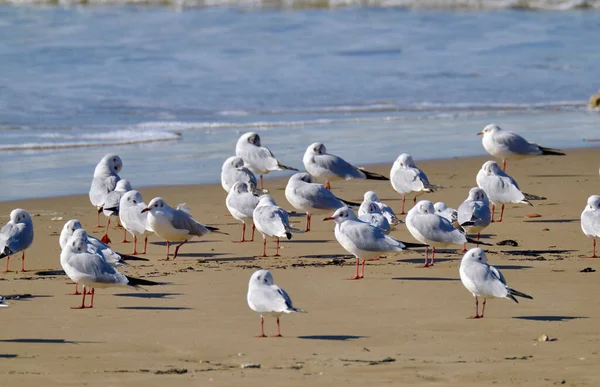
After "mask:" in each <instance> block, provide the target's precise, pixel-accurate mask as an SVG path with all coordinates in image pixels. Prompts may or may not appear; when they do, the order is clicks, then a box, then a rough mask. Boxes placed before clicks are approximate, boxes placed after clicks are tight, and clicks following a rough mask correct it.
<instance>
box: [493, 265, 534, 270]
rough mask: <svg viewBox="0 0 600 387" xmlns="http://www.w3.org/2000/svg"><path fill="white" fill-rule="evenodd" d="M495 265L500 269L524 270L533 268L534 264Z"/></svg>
mask: <svg viewBox="0 0 600 387" xmlns="http://www.w3.org/2000/svg"><path fill="white" fill-rule="evenodd" d="M494 267H495V268H496V269H498V270H523V269H532V268H533V266H526V265H494Z"/></svg>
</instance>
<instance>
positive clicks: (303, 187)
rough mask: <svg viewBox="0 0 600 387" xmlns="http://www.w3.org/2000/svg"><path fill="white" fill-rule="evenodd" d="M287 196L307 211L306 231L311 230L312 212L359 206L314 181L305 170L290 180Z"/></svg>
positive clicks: (289, 200)
mask: <svg viewBox="0 0 600 387" xmlns="http://www.w3.org/2000/svg"><path fill="white" fill-rule="evenodd" d="M285 197H286V199H287V201H288V202H290V204H291V205H292V207H294V208H295V209H296V210H298V211H302V212H305V213H306V229H305V230H304V231H305V232H306V231H310V218H311V215H312V214H315V213H323V212H329V213H331V211H335V210H337V209H338V208H342V207H346V206H358V205H359V204H358V203H352V202H349V201H346V200H344V199H340V198H338V197H336V196H335V195H334V194H333V193H332V192H331V191H329V190H328V189H327V188H326V187H325V186H323V184H317V183H313V180H312V177H311V176H310V175H309V174H308V173H305V172H301V173H296V174H295V175H293V176H292V177H290V180H288V183H287V186H286V187H285Z"/></svg>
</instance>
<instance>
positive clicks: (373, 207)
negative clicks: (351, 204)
mask: <svg viewBox="0 0 600 387" xmlns="http://www.w3.org/2000/svg"><path fill="white" fill-rule="evenodd" d="M366 210H367V214H380V213H381V209H380V208H379V206H378V205H377V203H375V202H369V205H368V206H367V208H366Z"/></svg>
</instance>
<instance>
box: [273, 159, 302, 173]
mask: <svg viewBox="0 0 600 387" xmlns="http://www.w3.org/2000/svg"><path fill="white" fill-rule="evenodd" d="M277 167H278V168H279V170H280V171H298V169H297V168H294V167H288V166H287V165H283V164H281V163H280V162H279V161H278V162H277Z"/></svg>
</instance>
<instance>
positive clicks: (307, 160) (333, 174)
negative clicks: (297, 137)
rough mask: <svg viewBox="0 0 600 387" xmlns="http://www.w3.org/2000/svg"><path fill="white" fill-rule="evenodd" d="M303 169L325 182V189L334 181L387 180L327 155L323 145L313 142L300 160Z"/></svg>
mask: <svg viewBox="0 0 600 387" xmlns="http://www.w3.org/2000/svg"><path fill="white" fill-rule="evenodd" d="M302 162H303V163H304V168H306V171H307V172H308V173H310V174H311V175H312V177H314V178H315V179H317V180H320V181H323V180H324V181H325V188H327V189H330V188H331V186H330V184H329V182H331V181H334V180H350V179H369V180H389V179H388V178H387V177H385V176H382V175H380V174H377V173H373V172H369V171H365V170H364V169H362V168H358V167H355V166H354V165H352V164H350V163H349V162H347V161H346V160H344V159H343V158H341V157H339V156H336V155H332V154H329V153H327V149H326V148H325V145H323V144H321V143H320V142H315V143H314V144H311V145H310V146H309V147H308V148H306V152H304V157H303V158H302Z"/></svg>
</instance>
